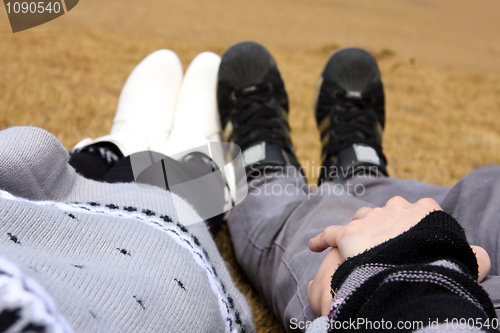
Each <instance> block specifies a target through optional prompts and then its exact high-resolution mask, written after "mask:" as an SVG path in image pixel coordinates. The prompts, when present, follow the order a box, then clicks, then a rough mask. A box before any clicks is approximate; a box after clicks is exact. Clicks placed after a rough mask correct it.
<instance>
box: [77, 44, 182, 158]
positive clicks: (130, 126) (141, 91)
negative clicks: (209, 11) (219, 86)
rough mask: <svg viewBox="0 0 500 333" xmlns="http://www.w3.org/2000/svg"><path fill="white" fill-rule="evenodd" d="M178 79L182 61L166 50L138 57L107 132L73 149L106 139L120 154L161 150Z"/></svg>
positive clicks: (174, 99) (173, 106) (178, 86)
mask: <svg viewBox="0 0 500 333" xmlns="http://www.w3.org/2000/svg"><path fill="white" fill-rule="evenodd" d="M181 82H182V64H181V62H180V60H179V58H178V57H177V55H176V54H175V53H174V52H172V51H170V50H159V51H156V52H153V53H151V54H150V55H149V56H147V57H146V58H145V59H144V60H142V61H141V62H140V63H139V64H138V65H137V66H136V67H135V68H134V70H133V71H132V73H131V74H130V76H129V77H128V79H127V82H125V85H124V86H123V89H122V92H121V94H120V98H119V101H118V107H117V110H116V114H115V118H114V120H113V125H112V127H111V132H110V134H109V135H106V136H103V137H100V138H98V139H95V140H89V139H88V138H87V139H84V140H82V141H81V142H80V143H78V144H77V145H76V146H75V147H74V148H73V150H74V149H78V148H81V147H84V146H87V145H89V144H94V143H97V142H103V141H108V142H112V143H114V144H115V145H116V146H118V148H119V149H120V151H121V152H122V153H123V155H124V156H128V155H130V154H132V153H136V152H139V151H145V150H149V149H150V150H152V151H161V149H162V148H163V147H164V145H165V143H166V142H167V139H168V136H169V134H170V130H171V127H172V122H173V117H174V109H175V105H176V103H177V96H178V94H179V88H180V85H181Z"/></svg>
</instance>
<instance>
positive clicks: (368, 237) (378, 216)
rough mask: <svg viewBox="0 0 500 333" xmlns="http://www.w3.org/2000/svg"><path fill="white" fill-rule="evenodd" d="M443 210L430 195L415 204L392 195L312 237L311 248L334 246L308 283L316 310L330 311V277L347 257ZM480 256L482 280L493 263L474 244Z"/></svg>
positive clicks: (311, 301)
mask: <svg viewBox="0 0 500 333" xmlns="http://www.w3.org/2000/svg"><path fill="white" fill-rule="evenodd" d="M436 210H442V209H441V207H440V206H439V205H438V203H437V202H436V201H434V200H433V199H430V198H424V199H420V200H419V201H417V202H416V203H414V204H412V203H409V202H408V201H406V200H405V199H403V198H402V197H394V198H392V199H390V200H389V201H388V202H387V204H386V205H385V206H384V207H381V208H369V207H362V208H360V209H359V210H358V211H357V212H356V213H355V214H354V216H353V219H352V221H351V222H349V223H348V224H346V225H342V226H330V227H328V228H326V229H325V230H324V231H323V232H322V233H321V234H319V235H318V236H316V237H314V238H312V239H311V240H310V241H309V249H310V250H311V251H314V252H321V251H324V250H325V249H327V248H329V247H331V248H332V249H331V250H330V252H329V253H328V255H327V256H326V257H325V259H324V261H323V263H322V264H321V266H320V268H319V270H318V272H317V274H316V276H315V278H314V279H313V280H312V281H311V282H310V283H309V286H308V288H307V297H308V300H309V303H310V304H311V307H312V309H313V311H314V312H315V313H316V314H317V315H318V316H319V315H326V314H328V313H329V307H330V303H331V301H332V297H331V294H330V280H331V277H332V275H333V273H334V272H335V270H336V268H337V267H338V266H339V265H340V264H341V263H342V262H344V261H345V260H346V259H347V258H350V257H354V256H356V255H358V254H360V253H363V252H364V251H366V250H368V249H370V248H373V247H375V246H377V245H379V244H382V243H383V242H385V241H388V240H389V239H392V238H394V237H397V236H398V235H400V234H402V233H403V232H405V231H407V230H409V229H410V228H411V227H413V226H414V225H416V224H417V223H418V222H420V220H422V219H423V218H424V217H425V216H426V215H427V214H429V213H430V212H432V211H436ZM472 249H473V251H474V253H475V254H476V257H477V259H478V265H479V278H478V280H479V281H481V280H482V279H483V278H484V277H485V276H486V275H487V274H488V272H489V269H490V266H491V263H490V260H489V256H488V254H487V253H486V251H485V250H484V249H482V248H481V247H478V246H472Z"/></svg>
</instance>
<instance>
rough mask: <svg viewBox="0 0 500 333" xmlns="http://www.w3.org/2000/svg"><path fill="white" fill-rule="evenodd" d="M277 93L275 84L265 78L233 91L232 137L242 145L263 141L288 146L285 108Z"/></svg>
mask: <svg viewBox="0 0 500 333" xmlns="http://www.w3.org/2000/svg"><path fill="white" fill-rule="evenodd" d="M276 96H277V94H276V91H275V87H274V86H273V85H272V84H271V83H267V82H266V83H260V84H257V85H254V86H250V87H245V88H243V89H240V90H236V91H233V93H232V95H231V97H232V99H233V101H234V102H235V106H234V107H233V109H232V123H233V128H234V132H233V137H235V138H236V139H237V140H238V141H237V142H238V144H239V145H240V148H241V149H245V148H247V147H249V146H251V145H252V144H254V143H256V142H262V141H266V142H269V143H270V142H273V143H277V144H279V145H280V146H281V147H282V148H286V149H288V150H291V144H290V143H289V142H290V139H289V131H290V126H289V125H288V112H287V110H286V109H285V108H284V107H282V106H281V105H280V103H279V101H278V100H277V99H276Z"/></svg>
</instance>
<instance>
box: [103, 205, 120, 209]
mask: <svg viewBox="0 0 500 333" xmlns="http://www.w3.org/2000/svg"><path fill="white" fill-rule="evenodd" d="M106 208H109V209H120V207H118V206H117V205H114V204H109V205H106Z"/></svg>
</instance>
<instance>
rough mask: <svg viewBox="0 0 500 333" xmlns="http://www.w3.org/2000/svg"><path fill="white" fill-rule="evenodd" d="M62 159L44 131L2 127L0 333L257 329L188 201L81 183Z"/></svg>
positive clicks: (132, 188) (131, 186) (59, 149)
mask: <svg viewBox="0 0 500 333" xmlns="http://www.w3.org/2000/svg"><path fill="white" fill-rule="evenodd" d="M68 158H69V156H68V153H67V152H66V150H65V149H64V147H63V146H62V145H61V143H60V142H59V141H58V140H57V139H56V138H55V137H54V136H53V135H51V134H50V133H48V132H46V131H44V130H42V129H39V128H34V127H15V128H9V129H6V130H3V131H0V319H2V320H0V321H1V323H0V331H2V330H1V328H2V325H4V327H7V331H8V332H10V331H13V332H17V331H19V332H21V331H22V330H23V329H24V328H27V329H26V331H29V332H31V331H34V332H39V331H41V329H39V328H37V327H45V328H46V332H70V331H71V330H73V331H74V332H104V333H110V332H120V333H122V332H209V333H215V332H254V331H255V328H254V326H253V322H252V315H251V311H250V308H249V306H248V304H247V303H246V300H245V298H244V297H243V295H242V294H241V293H240V292H239V291H238V290H237V288H236V287H235V285H234V283H233V282H232V280H231V277H230V275H229V272H228V270H227V268H226V264H225V262H224V261H223V260H222V258H221V256H220V254H219V253H218V251H217V248H216V246H215V243H214V242H213V240H212V238H211V236H210V234H209V232H208V230H207V228H206V226H205V224H204V223H195V224H192V222H193V221H199V220H200V218H199V216H197V214H196V212H195V211H194V210H193V209H192V208H191V207H190V206H189V205H188V204H187V203H185V202H184V203H183V202H182V199H179V198H176V197H174V196H173V195H172V194H170V193H169V192H167V191H164V190H160V189H144V188H140V187H138V186H137V185H135V184H106V183H99V182H95V181H91V180H87V179H85V178H83V177H81V176H80V175H78V174H76V173H75V171H74V169H73V168H71V167H70V166H69V165H68ZM173 200H174V201H175V209H174V205H173V203H172V201H173ZM180 203H181V204H180ZM4 319H5V320H4ZM37 329H38V330H37Z"/></svg>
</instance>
